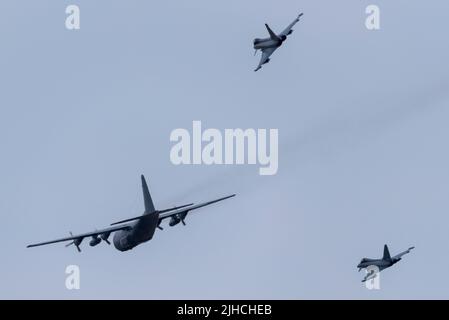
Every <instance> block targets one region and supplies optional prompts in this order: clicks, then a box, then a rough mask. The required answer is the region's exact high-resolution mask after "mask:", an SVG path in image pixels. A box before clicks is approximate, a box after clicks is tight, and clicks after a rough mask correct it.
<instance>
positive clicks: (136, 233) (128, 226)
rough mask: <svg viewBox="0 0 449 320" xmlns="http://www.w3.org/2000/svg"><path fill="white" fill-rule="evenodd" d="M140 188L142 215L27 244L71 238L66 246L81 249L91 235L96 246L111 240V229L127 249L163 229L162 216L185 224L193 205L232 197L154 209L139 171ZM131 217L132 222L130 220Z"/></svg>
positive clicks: (116, 242)
mask: <svg viewBox="0 0 449 320" xmlns="http://www.w3.org/2000/svg"><path fill="white" fill-rule="evenodd" d="M141 179H142V190H143V199H144V203H145V212H144V213H143V215H141V216H138V217H134V218H130V219H126V220H122V221H119V222H115V223H113V224H111V227H109V228H105V229H102V230H97V231H94V232H88V233H83V234H78V235H72V234H71V233H70V237H66V238H62V239H57V240H52V241H46V242H41V243H36V244H30V245H28V246H27V248H30V247H37V246H42V245H46V244H50V243H56V242H64V241H71V242H70V243H68V244H67V245H66V247H68V246H70V245H75V247H76V249H77V250H78V251H79V252H81V249H80V244H81V242H82V241H83V239H84V238H89V237H91V238H92V239H91V240H90V242H89V245H90V246H91V247H94V246H96V245H97V244H99V243H100V242H101V240H103V241H104V242H106V243H107V244H110V242H109V240H108V238H109V236H110V235H111V233H114V239H113V242H114V246H115V248H116V249H117V250H120V251H127V250H131V249H132V248H134V247H135V246H137V245H139V244H141V243H144V242H146V241H148V240H151V239H152V238H153V235H154V232H155V231H156V228H158V229H160V230H163V228H162V227H161V226H160V224H161V222H162V221H163V220H165V219H168V218H170V221H169V223H168V224H169V226H171V227H173V226H175V225H177V224H178V223H180V222H181V223H182V224H183V225H185V221H184V220H185V218H186V216H187V214H188V213H189V211H191V210H194V209H199V208H201V207H205V206H208V205H210V204H213V203H216V202H219V201H222V200H225V199H229V198H231V197H234V196H235V194H232V195H229V196H227V197H223V198H219V199H216V200H212V201H208V202H204V203H200V204H197V205H194V204H193V203H190V204H186V205H183V206H178V207H173V208H171V209H164V210H156V209H155V207H154V204H153V200H152V199H151V195H150V192H149V190H148V186H147V183H146V181H145V177H144V176H143V175H142V176H141ZM131 221H133V222H132V223H130V222H131Z"/></svg>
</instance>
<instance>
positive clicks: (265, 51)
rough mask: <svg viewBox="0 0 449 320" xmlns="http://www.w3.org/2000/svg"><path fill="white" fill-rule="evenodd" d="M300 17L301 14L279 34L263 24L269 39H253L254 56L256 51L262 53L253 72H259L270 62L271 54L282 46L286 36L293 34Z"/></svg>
mask: <svg viewBox="0 0 449 320" xmlns="http://www.w3.org/2000/svg"><path fill="white" fill-rule="evenodd" d="M302 15H303V13H301V14H300V15H298V17H297V18H296V19H295V20H294V21H293V22H292V23H290V25H289V26H288V27H287V28H285V30H284V31H282V32H281V33H280V34H276V33H274V32H273V30H271V29H270V27H269V26H268V24H266V23H265V27H266V28H267V30H268V33H269V34H270V37H269V38H264V39H259V38H257V39H254V49H256V52H255V53H254V54H256V53H257V50H261V51H262V56H261V57H260V62H259V65H258V66H257V68H256V70H254V71H257V70H259V69H260V68H262V65H264V64H265V63H268V62H270V56H271V55H272V54H273V52H275V51H276V49H277V48H279V47H280V46H281V45H282V43H284V41H285V40H286V39H287V36H288V35H290V34H291V33H292V32H293V29H292V28H293V26H294V25H295V24H296V23H297V22H298V21H299V18H301V16H302Z"/></svg>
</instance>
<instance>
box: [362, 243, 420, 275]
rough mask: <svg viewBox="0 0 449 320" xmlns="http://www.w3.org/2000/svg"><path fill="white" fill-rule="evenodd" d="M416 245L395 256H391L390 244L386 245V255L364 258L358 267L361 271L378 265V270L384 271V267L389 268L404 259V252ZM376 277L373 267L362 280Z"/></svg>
mask: <svg viewBox="0 0 449 320" xmlns="http://www.w3.org/2000/svg"><path fill="white" fill-rule="evenodd" d="M414 248H415V247H410V248H408V249H407V250H405V251H403V252H401V253H399V254H397V255H395V256H394V257H392V256H390V250H388V246H387V245H385V246H384V255H383V257H382V259H368V258H363V259H362V261H360V263H359V264H358V265H357V268H359V271H360V270H362V269H368V268H369V267H373V266H374V267H377V269H378V271H379V272H380V271H382V270H384V269H387V268H389V267H391V266H393V265H394V264H396V263H398V262H399V261H401V260H402V256H403V255H404V254H407V253H409V252H410V251H411V250H412V249H414ZM375 277H376V271H375V270H374V269H373V270H371V271H370V272H368V273H367V275H366V277H365V278H364V279H363V280H362V282H365V281H368V280H371V279H374V278H375Z"/></svg>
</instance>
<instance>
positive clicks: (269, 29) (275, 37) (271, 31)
mask: <svg viewBox="0 0 449 320" xmlns="http://www.w3.org/2000/svg"><path fill="white" fill-rule="evenodd" d="M265 27H266V28H267V30H268V33H269V34H270V38H271V39H272V40H274V41H279V40H280V39H279V37H278V36H277V35H276V33H274V32H273V30H271V28H270V26H268V24H266V23H265Z"/></svg>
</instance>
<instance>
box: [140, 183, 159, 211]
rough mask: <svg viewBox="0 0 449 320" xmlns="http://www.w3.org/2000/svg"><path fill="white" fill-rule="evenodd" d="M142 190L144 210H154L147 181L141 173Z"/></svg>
mask: <svg viewBox="0 0 449 320" xmlns="http://www.w3.org/2000/svg"><path fill="white" fill-rule="evenodd" d="M141 179H142V191H143V201H144V203H145V212H146V213H150V212H154V211H156V209H155V208H154V204H153V200H152V199H151V195H150V191H149V190H148V186H147V182H146V181H145V177H144V176H143V175H142V176H141Z"/></svg>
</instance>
